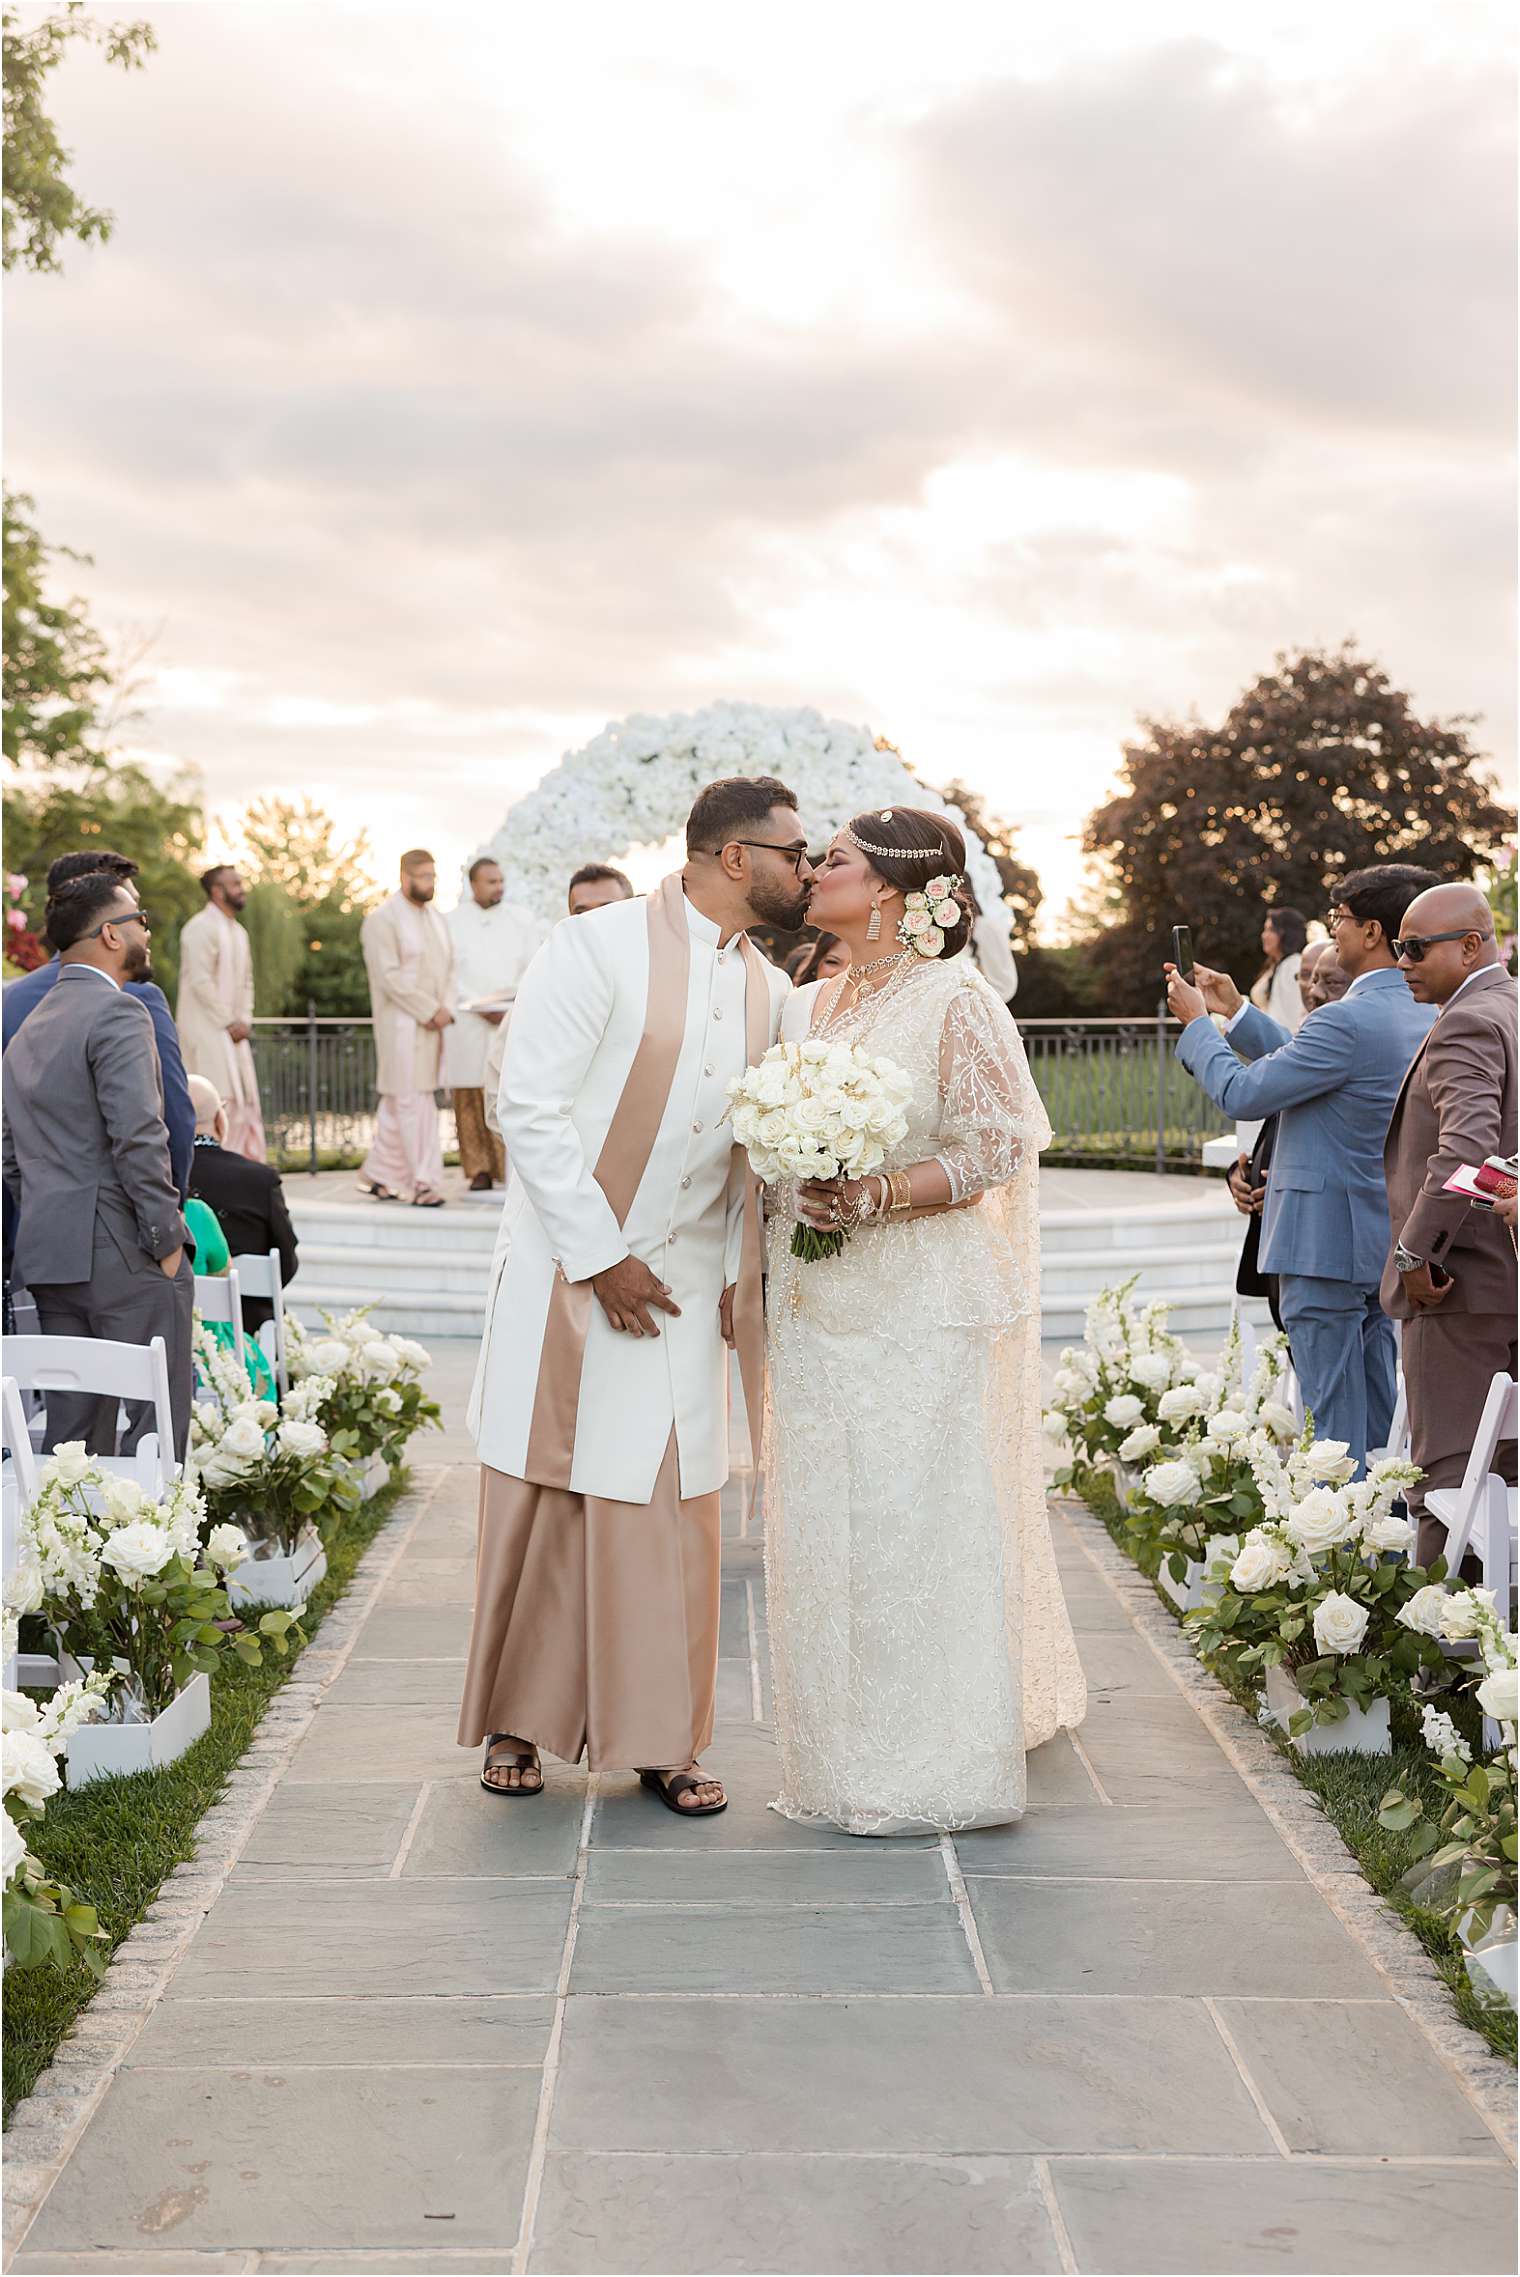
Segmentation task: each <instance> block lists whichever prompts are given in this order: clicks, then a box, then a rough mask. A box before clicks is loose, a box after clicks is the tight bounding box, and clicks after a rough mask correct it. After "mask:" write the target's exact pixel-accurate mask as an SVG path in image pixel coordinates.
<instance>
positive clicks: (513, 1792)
mask: <svg viewBox="0 0 1520 2277" xmlns="http://www.w3.org/2000/svg"><path fill="white" fill-rule="evenodd" d="M516 1737H517V1734H516V1733H515V1732H510V1731H493V1732H490V1733H488V1735H487V1737H486V1759H485V1761H484V1763H482V1765H481V1767H480V1783H481V1785H482V1787H484V1789H485V1791H486V1793H487V1794H488V1795H505V1796H506V1797H507V1798H508V1800H509V1801H511V1802H516V1801H517V1799H518V1797H519V1796H521V1795H541V1794H542V1793H543V1791H544V1767H543V1764H542V1763H541V1762H540V1761H539V1757H538V1750H537V1748H536V1747H533V1748H529V1750H528V1752H527V1754H526V1755H514V1756H512V1757H511V1758H510V1760H508V1759H507V1758H505V1757H498V1759H497V1761H496V1762H495V1763H493V1762H492V1761H491V1750H492V1748H493V1747H499V1746H500V1745H501V1743H502V1741H503V1740H504V1739H515V1738H516ZM488 1771H515V1772H517V1773H518V1783H517V1785H516V1786H515V1787H499V1786H498V1785H497V1783H496V1781H495V1780H494V1779H488V1778H487V1777H486V1773H487V1772H488ZM527 1771H536V1772H537V1773H538V1785H537V1786H536V1787H525V1786H524V1785H523V1784H522V1774H523V1773H524V1772H527Z"/></svg>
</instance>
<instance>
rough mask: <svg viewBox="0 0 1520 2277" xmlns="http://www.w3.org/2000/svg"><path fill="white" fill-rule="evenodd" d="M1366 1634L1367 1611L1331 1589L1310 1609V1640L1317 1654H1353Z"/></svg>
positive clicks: (1339, 1591)
mask: <svg viewBox="0 0 1520 2277" xmlns="http://www.w3.org/2000/svg"><path fill="white" fill-rule="evenodd" d="M1366 1634H1367V1608H1366V1606H1365V1605H1358V1603H1357V1601H1356V1599H1355V1598H1354V1597H1347V1596H1346V1595H1344V1593H1343V1592H1342V1591H1341V1590H1339V1589H1332V1590H1331V1592H1330V1594H1329V1596H1328V1597H1322V1598H1321V1599H1320V1601H1319V1603H1318V1604H1317V1605H1316V1606H1315V1608H1314V1641H1315V1643H1316V1644H1317V1645H1318V1646H1319V1649H1320V1651H1321V1652H1341V1653H1346V1652H1355V1651H1356V1650H1357V1649H1358V1648H1359V1646H1360V1644H1361V1641H1362V1639H1363V1637H1364V1636H1365V1635H1366Z"/></svg>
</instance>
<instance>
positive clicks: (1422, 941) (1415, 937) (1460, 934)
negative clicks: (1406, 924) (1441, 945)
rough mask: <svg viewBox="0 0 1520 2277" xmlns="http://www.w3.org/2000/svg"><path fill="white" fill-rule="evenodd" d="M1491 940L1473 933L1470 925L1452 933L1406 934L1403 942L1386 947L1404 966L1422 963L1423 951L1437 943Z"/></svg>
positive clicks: (1491, 937)
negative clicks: (1399, 958) (1400, 958)
mask: <svg viewBox="0 0 1520 2277" xmlns="http://www.w3.org/2000/svg"><path fill="white" fill-rule="evenodd" d="M1492 939H1493V935H1492V933H1477V932H1474V930H1473V928H1472V926H1471V925H1461V926H1458V928H1457V930H1456V931H1455V932H1454V933H1408V934H1406V935H1405V936H1404V938H1403V940H1401V941H1390V942H1389V944H1388V946H1389V948H1390V949H1392V951H1393V953H1394V955H1395V956H1396V957H1402V958H1403V959H1404V962H1405V963H1406V964H1411V965H1418V964H1422V963H1423V962H1424V959H1425V951H1426V950H1427V949H1428V948H1431V947H1433V946H1434V944H1435V943H1436V942H1437V941H1466V940H1474V941H1491V940H1492Z"/></svg>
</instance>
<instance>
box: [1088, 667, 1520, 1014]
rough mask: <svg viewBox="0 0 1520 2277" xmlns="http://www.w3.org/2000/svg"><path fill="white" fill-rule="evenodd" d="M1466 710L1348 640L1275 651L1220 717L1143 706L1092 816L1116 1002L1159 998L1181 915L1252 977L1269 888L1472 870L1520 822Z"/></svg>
mask: <svg viewBox="0 0 1520 2277" xmlns="http://www.w3.org/2000/svg"><path fill="white" fill-rule="evenodd" d="M1471 725H1472V722H1471V721H1470V720H1466V719H1453V720H1445V721H1442V720H1422V719H1421V718H1419V717H1418V715H1417V714H1416V712H1415V710H1414V706H1413V705H1412V703H1411V702H1410V699H1409V697H1408V696H1407V695H1405V694H1403V693H1402V691H1401V690H1399V689H1397V688H1395V687H1394V686H1393V685H1392V683H1391V682H1390V680H1389V679H1388V676H1387V674H1386V673H1385V672H1383V671H1382V670H1381V669H1380V668H1379V666H1377V665H1376V664H1373V663H1371V662H1370V661H1369V660H1368V659H1367V658H1365V657H1362V656H1359V655H1357V653H1356V652H1355V650H1354V649H1352V648H1351V647H1350V646H1349V645H1348V646H1345V647H1342V648H1341V649H1339V650H1337V651H1333V652H1327V651H1322V650H1316V649H1309V650H1304V651H1302V652H1301V653H1298V654H1294V655H1281V656H1279V657H1278V658H1277V661H1276V665H1275V668H1274V669H1273V670H1272V671H1271V672H1268V673H1266V674H1264V675H1263V677H1262V678H1261V679H1260V680H1258V681H1256V682H1255V684H1254V685H1253V686H1252V687H1250V688H1248V689H1247V690H1246V692H1245V694H1244V695H1243V696H1242V697H1241V698H1240V700H1239V701H1238V702H1237V703H1236V704H1235V705H1234V706H1233V708H1232V709H1231V711H1230V712H1229V713H1228V715H1227V716H1226V718H1225V719H1224V720H1223V722H1222V723H1221V724H1220V725H1219V726H1218V727H1209V726H1206V725H1204V723H1203V722H1202V721H1199V720H1196V719H1195V720H1189V721H1187V722H1185V723H1180V724H1174V723H1167V722H1162V721H1146V722H1145V723H1144V728H1145V735H1144V739H1143V740H1142V741H1139V742H1136V743H1132V744H1129V745H1127V746H1126V748H1125V752H1124V766H1123V770H1122V782H1123V787H1122V788H1121V790H1120V792H1119V794H1118V796H1117V797H1115V798H1113V799H1110V800H1109V801H1108V803H1107V804H1106V805H1105V806H1102V807H1100V808H1098V810H1097V811H1096V813H1094V814H1093V815H1091V816H1090V817H1089V819H1088V823H1087V828H1086V831H1085V834H1084V844H1085V846H1086V849H1087V851H1088V852H1089V853H1090V854H1094V855H1097V856H1098V857H1099V859H1100V861H1101V862H1102V864H1103V867H1104V871H1105V875H1106V884H1107V886H1108V889H1109V890H1110V891H1111V893H1112V894H1113V896H1114V897H1115V900H1116V905H1117V908H1118V910H1119V912H1120V914H1119V916H1118V919H1117V922H1115V923H1114V924H1112V925H1110V926H1107V927H1105V928H1104V929H1103V930H1102V931H1100V932H1098V933H1097V934H1096V935H1095V936H1094V937H1093V938H1092V940H1091V941H1090V942H1089V943H1088V944H1087V945H1086V949H1087V955H1088V957H1089V959H1090V961H1091V964H1092V968H1093V970H1094V972H1095V974H1096V975H1097V976H1098V978H1099V979H1100V981H1101V983H1102V987H1101V991H1100V993H1101V995H1102V999H1103V1003H1104V1009H1105V1010H1111V1011H1113V1012H1115V1013H1120V1012H1149V1011H1152V1010H1154V1008H1155V1004H1156V999H1157V996H1158V994H1159V992H1160V987H1161V966H1162V963H1163V961H1164V959H1165V958H1166V957H1167V956H1168V955H1169V954H1170V946H1171V944H1170V928H1171V927H1172V926H1173V925H1174V924H1184V923H1185V924H1188V925H1191V927H1192V929H1193V945H1194V947H1195V949H1196V950H1197V953H1198V955H1199V957H1200V958H1201V959H1202V960H1203V961H1204V962H1205V963H1206V964H1212V965H1215V966H1218V967H1220V968H1222V969H1223V970H1224V971H1226V972H1229V973H1232V974H1233V975H1234V977H1235V979H1236V980H1237V981H1239V982H1241V983H1242V984H1244V983H1246V982H1248V981H1249V980H1250V979H1251V978H1252V977H1253V976H1254V974H1255V973H1256V972H1257V970H1258V969H1259V967H1260V964H1261V947H1260V935H1261V921H1262V916H1263V911H1264V907H1265V906H1266V905H1269V904H1272V903H1276V904H1279V905H1282V906H1286V907H1290V908H1297V909H1301V910H1302V911H1303V912H1304V914H1305V916H1307V917H1317V916H1319V915H1321V914H1322V913H1323V911H1324V910H1325V909H1326V908H1328V906H1329V904H1330V901H1331V900H1332V899H1333V897H1334V893H1335V888H1336V881H1337V879H1338V878H1341V877H1344V876H1345V874H1346V873H1347V872H1348V871H1349V870H1355V869H1360V868H1362V867H1363V866H1364V865H1366V864H1367V863H1370V862H1392V861H1407V862H1421V863H1424V864H1425V865H1426V866H1427V867H1428V868H1430V869H1432V870H1434V871H1436V872H1437V874H1438V875H1439V876H1441V877H1443V878H1465V877H1471V876H1472V874H1473V872H1474V870H1475V869H1476V868H1477V867H1478V866H1479V864H1480V863H1482V862H1483V861H1485V860H1487V859H1489V858H1491V857H1492V856H1493V855H1494V854H1495V852H1496V851H1497V849H1498V848H1499V846H1500V845H1501V843H1502V841H1503V840H1504V838H1505V836H1506V835H1507V833H1509V832H1510V831H1512V830H1513V829H1514V827H1515V817H1514V814H1513V811H1512V810H1511V809H1509V808H1507V807H1505V806H1503V805H1501V804H1500V803H1499V801H1498V800H1497V799H1496V798H1495V796H1494V792H1493V788H1492V786H1491V784H1490V783H1489V781H1488V780H1487V778H1486V776H1485V775H1484V773H1483V772H1482V771H1481V761H1480V755H1479V753H1478V752H1477V751H1475V750H1474V748H1473V746H1472V745H1471V743H1470V742H1469V741H1468V737H1467V732H1466V731H1467V729H1468V728H1469V727H1470V726H1471Z"/></svg>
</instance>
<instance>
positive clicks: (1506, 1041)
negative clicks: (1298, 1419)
mask: <svg viewBox="0 0 1520 2277" xmlns="http://www.w3.org/2000/svg"><path fill="white" fill-rule="evenodd" d="M1393 945H1394V949H1395V951H1396V953H1397V954H1398V955H1399V958H1400V962H1401V964H1402V966H1403V974H1404V980H1405V982H1406V984H1407V986H1408V989H1409V993H1410V996H1411V997H1412V998H1413V1000H1414V1001H1415V1002H1416V1003H1417V1004H1421V1005H1434V1006H1436V1007H1437V1013H1436V1021H1435V1025H1434V1027H1433V1028H1432V1029H1431V1030H1430V1033H1429V1035H1428V1036H1427V1038H1426V1041H1425V1044H1424V1046H1423V1048H1422V1049H1421V1050H1420V1051H1419V1052H1418V1053H1417V1054H1416V1055H1415V1060H1414V1064H1413V1066H1412V1067H1411V1068H1410V1070H1409V1073H1408V1075H1407V1077H1406V1078H1405V1081H1404V1084H1403V1088H1402V1089H1401V1091H1400V1093H1399V1097H1398V1103H1397V1105H1396V1106H1395V1108H1394V1110H1393V1119H1392V1122H1391V1123H1390V1125H1389V1129H1388V1144H1387V1149H1386V1153H1385V1157H1384V1161H1385V1167H1386V1170H1387V1177H1388V1214H1389V1220H1390V1225H1391V1230H1392V1236H1393V1243H1392V1254H1391V1255H1390V1257H1389V1260H1388V1264H1387V1268H1386V1270H1385V1271H1384V1274H1383V1306H1384V1310H1385V1311H1387V1312H1388V1313H1390V1314H1391V1315H1392V1316H1393V1318H1394V1319H1395V1320H1398V1321H1402V1322H1403V1324H1404V1329H1403V1334H1404V1383H1405V1387H1406V1389H1407V1391H1408V1393H1409V1434H1410V1455H1411V1459H1412V1460H1413V1461H1415V1462H1417V1463H1418V1464H1419V1466H1420V1468H1421V1470H1422V1471H1423V1472H1424V1473H1425V1476H1424V1478H1423V1479H1422V1480H1421V1482H1420V1485H1419V1487H1418V1488H1417V1489H1416V1490H1415V1492H1414V1493H1413V1494H1412V1495H1411V1496H1410V1498H1409V1501H1410V1508H1411V1510H1412V1511H1413V1512H1414V1514H1415V1515H1416V1516H1417V1517H1418V1516H1419V1515H1420V1511H1421V1509H1422V1508H1423V1504H1424V1498H1425V1495H1426V1494H1427V1493H1428V1492H1429V1491H1430V1489H1431V1488H1432V1487H1441V1486H1456V1485H1458V1484H1459V1483H1460V1481H1461V1478H1462V1473H1463V1472H1464V1470H1465V1469H1466V1468H1467V1458H1468V1455H1469V1453H1470V1452H1471V1449H1472V1443H1473V1438H1474V1435H1475V1433H1476V1431H1477V1428H1478V1420H1479V1418H1480V1416H1481V1415H1482V1413H1483V1403H1484V1401H1485V1400H1486V1399H1487V1397H1488V1387H1489V1384H1490V1383H1491V1382H1492V1380H1493V1378H1494V1377H1495V1376H1496V1375H1497V1374H1499V1373H1501V1372H1502V1373H1503V1374H1505V1375H1509V1376H1513V1375H1514V1374H1515V1373H1516V1338H1515V1296H1516V1272H1515V1250H1514V1245H1513V1243H1512V1241H1511V1239H1510V1236H1509V1234H1508V1233H1507V1232H1506V1230H1505V1228H1504V1226H1503V1224H1502V1223H1501V1222H1500V1221H1499V1220H1498V1219H1496V1217H1495V1216H1494V1213H1493V1212H1492V1211H1491V1210H1475V1209H1473V1208H1472V1207H1471V1205H1470V1204H1469V1203H1468V1202H1466V1201H1465V1200H1464V1199H1463V1197H1462V1196H1461V1195H1460V1194H1448V1193H1447V1192H1446V1191H1445V1185H1446V1180H1447V1179H1448V1178H1449V1177H1450V1176H1451V1174H1452V1172H1453V1171H1454V1170H1455V1169H1457V1168H1458V1167H1459V1165H1461V1164H1462V1163H1468V1164H1471V1165H1477V1164H1478V1163H1481V1162H1483V1161H1485V1160H1486V1159H1487V1157H1488V1156H1489V1155H1491V1154H1507V1153H1508V1152H1509V1150H1510V1149H1511V1148H1512V1147H1513V1145H1514V1143H1515V1118H1516V1111H1517V1096H1516V1043H1515V1026H1516V1013H1517V1009H1520V1006H1517V992H1516V986H1515V982H1514V981H1513V980H1512V979H1511V978H1510V975H1509V974H1508V973H1507V972H1506V971H1505V969H1504V965H1503V962H1502V960H1501V958H1500V954H1499V944H1498V942H1497V940H1496V939H1495V932H1494V917H1493V911H1492V910H1491V909H1490V908H1489V906H1488V903H1487V902H1486V901H1485V900H1484V898H1483V896H1482V894H1481V893H1479V891H1478V889H1477V887H1476V886H1467V885H1443V886H1437V887H1436V888H1435V889H1434V890H1433V891H1432V892H1430V893H1422V894H1421V895H1420V897H1419V899H1418V900H1417V901H1414V902H1411V903H1410V906H1409V908H1408V909H1407V910H1406V911H1405V913H1404V922H1403V925H1402V927H1401V928H1400V935H1399V938H1398V939H1397V940H1396V941H1395V942H1394V944H1393ZM1499 1465H1500V1470H1501V1473H1502V1474H1503V1475H1504V1476H1505V1477H1507V1478H1508V1480H1509V1482H1510V1484H1511V1485H1513V1483H1514V1479H1515V1448H1514V1445H1513V1443H1511V1444H1510V1446H1509V1447H1508V1448H1506V1449H1501V1452H1500V1456H1499ZM1444 1540H1445V1531H1444V1528H1442V1527H1440V1526H1438V1525H1436V1524H1435V1523H1434V1522H1433V1521H1431V1520H1427V1519H1424V1518H1421V1520H1420V1541H1419V1546H1418V1552H1417V1554H1418V1556H1419V1559H1420V1562H1421V1563H1422V1564H1424V1563H1426V1562H1427V1561H1428V1560H1429V1559H1430V1558H1433V1557H1436V1556H1438V1555H1439V1553H1440V1551H1441V1548H1442V1546H1443V1543H1444Z"/></svg>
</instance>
